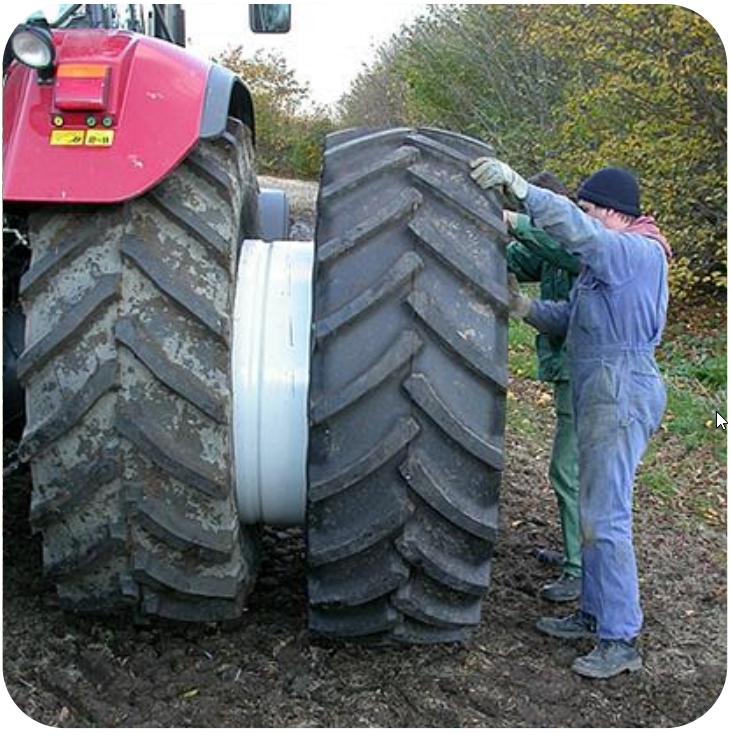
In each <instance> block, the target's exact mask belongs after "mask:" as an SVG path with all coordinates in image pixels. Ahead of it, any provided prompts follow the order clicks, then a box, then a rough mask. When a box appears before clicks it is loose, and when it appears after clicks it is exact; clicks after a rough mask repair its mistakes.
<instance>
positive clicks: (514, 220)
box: [503, 209, 518, 230]
mask: <svg viewBox="0 0 731 735" xmlns="http://www.w3.org/2000/svg"><path fill="white" fill-rule="evenodd" d="M503 222H505V224H506V225H507V226H508V227H509V228H510V229H511V230H514V229H515V226H516V225H517V224H518V213H517V212H511V211H510V210H509V209H504V210H503Z"/></svg>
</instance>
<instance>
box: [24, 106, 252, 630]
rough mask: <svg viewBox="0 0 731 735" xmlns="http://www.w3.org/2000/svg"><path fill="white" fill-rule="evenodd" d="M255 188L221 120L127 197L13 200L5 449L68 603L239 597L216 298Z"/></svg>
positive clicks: (176, 611)
mask: <svg viewBox="0 0 731 735" xmlns="http://www.w3.org/2000/svg"><path fill="white" fill-rule="evenodd" d="M256 197H257V183H256V178H255V173H254V163H253V153H252V145H251V136H250V133H249V131H248V129H247V128H245V127H244V126H243V125H242V124H240V123H238V122H237V121H233V120H232V121H231V123H230V125H229V129H228V131H227V132H226V133H225V134H224V135H223V136H222V137H221V138H220V139H218V140H215V141H202V142H200V143H199V145H198V146H197V147H196V149H195V150H194V151H193V152H192V153H191V154H190V156H189V157H188V158H187V159H186V160H185V161H184V162H183V163H182V164H181V165H180V166H179V167H177V169H176V170H175V171H173V172H172V173H171V174H170V176H169V177H168V178H167V179H166V180H165V181H163V182H162V183H161V184H160V185H158V186H157V187H156V188H155V189H153V190H152V191H150V192H149V193H148V194H146V195H144V196H142V197H140V198H138V199H136V200H134V201H131V202H128V203H126V204H124V205H119V206H108V207H95V208H76V209H72V208H64V209H60V208H57V209H55V210H54V209H41V210H38V211H37V212H36V213H34V214H33V215H32V216H31V217H30V221H29V228H30V240H31V247H32V262H31V266H30V269H29V270H28V272H27V273H26V274H25V276H24V277H23V279H22V282H21V290H22V293H21V298H22V301H23V304H24V308H25V312H26V315H27V331H26V345H27V347H26V350H25V352H24V354H23V355H22V356H21V358H20V360H19V362H18V373H19V376H20V378H21V380H22V382H23V383H24V385H25V391H26V405H27V416H28V424H27V427H26V429H25V433H24V437H23V440H22V443H21V456H22V457H23V458H24V459H26V460H28V461H30V464H31V472H32V477H33V494H32V501H31V521H32V523H33V525H34V527H35V528H36V529H38V530H40V531H41V532H42V534H43V557H44V568H45V571H46V572H47V574H48V575H49V576H50V577H51V578H52V579H53V580H54V581H55V583H56V586H57V589H58V594H59V597H60V601H61V604H62V605H63V607H65V608H67V609H70V610H73V611H81V612H105V613H109V612H113V613H131V615H132V616H133V617H142V618H146V617H150V616H160V617H163V618H169V619H174V620H181V621H208V620H224V619H231V618H236V617H238V616H239V615H240V614H241V611H242V608H243V604H244V598H245V596H246V594H247V592H248V591H249V589H250V587H251V585H252V583H253V580H254V576H255V557H256V554H255V550H256V544H255V539H254V538H253V536H252V535H251V532H250V531H249V530H246V529H242V528H241V526H240V524H239V518H238V512H237V508H236V502H235V494H234V488H233V476H234V475H233V456H232V431H231V390H232V386H231V374H230V372H231V371H230V342H231V319H230V315H231V314H232V304H233V299H234V288H235V273H236V259H237V248H238V245H239V243H240V241H241V238H242V237H243V236H244V235H249V236H251V235H255V234H256V228H257V225H256Z"/></svg>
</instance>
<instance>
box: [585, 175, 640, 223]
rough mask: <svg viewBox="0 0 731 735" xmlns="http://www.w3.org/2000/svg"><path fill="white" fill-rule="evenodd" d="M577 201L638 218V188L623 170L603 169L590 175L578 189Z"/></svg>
mask: <svg viewBox="0 0 731 735" xmlns="http://www.w3.org/2000/svg"><path fill="white" fill-rule="evenodd" d="M576 196H577V199H584V200H585V201H587V202H591V203H592V204H596V205H597V206H599V207H606V208H607V209H615V210H616V211H617V212H623V213H624V214H629V215H631V216H632V217H639V216H640V214H641V212H642V210H641V209H640V186H639V184H638V183H637V179H636V178H635V177H634V175H633V174H631V173H630V172H629V171H625V169H623V168H603V169H601V170H599V171H597V172H596V173H595V174H592V175H591V176H590V177H589V178H588V179H587V180H586V181H585V182H584V183H583V184H582V185H581V187H580V188H579V192H578V194H577V195H576Z"/></svg>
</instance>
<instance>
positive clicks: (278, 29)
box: [249, 4, 292, 33]
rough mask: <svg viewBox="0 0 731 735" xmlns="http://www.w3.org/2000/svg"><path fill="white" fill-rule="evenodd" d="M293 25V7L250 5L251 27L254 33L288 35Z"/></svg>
mask: <svg viewBox="0 0 731 735" xmlns="http://www.w3.org/2000/svg"><path fill="white" fill-rule="evenodd" d="M291 25H292V6H291V5H271V4H262V5H252V4H250V5H249V27H250V28H251V30H252V31H253V32H254V33H288V32H289V29H290V27H291Z"/></svg>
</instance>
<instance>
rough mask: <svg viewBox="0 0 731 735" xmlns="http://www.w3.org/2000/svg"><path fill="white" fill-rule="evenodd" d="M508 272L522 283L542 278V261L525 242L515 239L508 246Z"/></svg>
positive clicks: (535, 281)
mask: <svg viewBox="0 0 731 735" xmlns="http://www.w3.org/2000/svg"><path fill="white" fill-rule="evenodd" d="M506 255H507V260H508V272H509V273H512V274H513V275H514V276H515V277H516V278H517V279H518V280H519V281H520V282H521V283H538V281H540V280H541V261H540V259H539V258H537V257H536V256H535V255H534V254H533V253H532V252H531V251H530V249H529V248H527V247H526V246H525V245H523V243H520V242H518V241H517V240H513V241H512V242H510V243H508V248H507V253H506Z"/></svg>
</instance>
